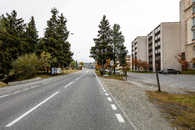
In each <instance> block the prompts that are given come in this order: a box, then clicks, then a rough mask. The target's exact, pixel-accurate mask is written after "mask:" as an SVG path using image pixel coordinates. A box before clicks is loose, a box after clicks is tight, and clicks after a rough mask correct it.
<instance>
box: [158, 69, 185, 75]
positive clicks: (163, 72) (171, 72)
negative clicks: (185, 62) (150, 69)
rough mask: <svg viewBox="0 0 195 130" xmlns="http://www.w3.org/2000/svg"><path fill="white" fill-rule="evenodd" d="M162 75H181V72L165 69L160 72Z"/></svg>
mask: <svg viewBox="0 0 195 130" xmlns="http://www.w3.org/2000/svg"><path fill="white" fill-rule="evenodd" d="M159 73H160V74H181V71H179V70H175V69H164V70H162V71H160V72H159Z"/></svg>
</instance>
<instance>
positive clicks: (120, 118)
mask: <svg viewBox="0 0 195 130" xmlns="http://www.w3.org/2000/svg"><path fill="white" fill-rule="evenodd" d="M115 116H116V118H117V119H118V122H120V123H125V120H124V119H123V117H122V116H121V114H115Z"/></svg>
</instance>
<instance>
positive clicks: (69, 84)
mask: <svg viewBox="0 0 195 130" xmlns="http://www.w3.org/2000/svg"><path fill="white" fill-rule="evenodd" d="M72 84H73V82H70V83H68V84H67V85H66V86H64V88H68V87H69V86H71V85H72Z"/></svg>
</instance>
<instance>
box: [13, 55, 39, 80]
mask: <svg viewBox="0 0 195 130" xmlns="http://www.w3.org/2000/svg"><path fill="white" fill-rule="evenodd" d="M39 66H40V61H39V59H38V57H37V56H36V55H35V54H34V53H33V54H26V55H24V56H20V57H18V59H16V60H15V61H14V62H13V63H12V68H13V69H12V70H11V72H10V75H11V76H13V75H14V77H15V78H17V79H27V78H31V77H33V76H34V75H35V74H36V73H37V72H38V70H39Z"/></svg>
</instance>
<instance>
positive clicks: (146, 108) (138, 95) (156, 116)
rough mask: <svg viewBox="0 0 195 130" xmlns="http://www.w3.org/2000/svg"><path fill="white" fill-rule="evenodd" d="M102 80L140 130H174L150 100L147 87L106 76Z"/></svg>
mask: <svg viewBox="0 0 195 130" xmlns="http://www.w3.org/2000/svg"><path fill="white" fill-rule="evenodd" d="M100 80H101V82H102V83H103V85H104V87H105V88H106V89H108V90H109V92H111V94H112V95H113V96H114V97H115V99H116V100H117V101H118V102H119V104H120V106H121V107H122V108H123V110H124V111H125V113H126V114H127V116H128V117H129V119H130V120H131V121H132V122H133V123H134V124H135V126H136V127H137V129H138V130H174V128H172V127H171V125H170V124H169V123H168V121H166V119H165V118H163V114H162V113H160V112H159V110H158V109H157V108H156V107H155V106H154V105H153V104H152V103H150V102H149V100H148V97H147V96H146V93H145V90H146V89H145V87H137V86H136V85H134V84H131V83H129V82H126V81H119V80H112V79H104V78H100ZM149 89H153V88H149Z"/></svg>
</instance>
